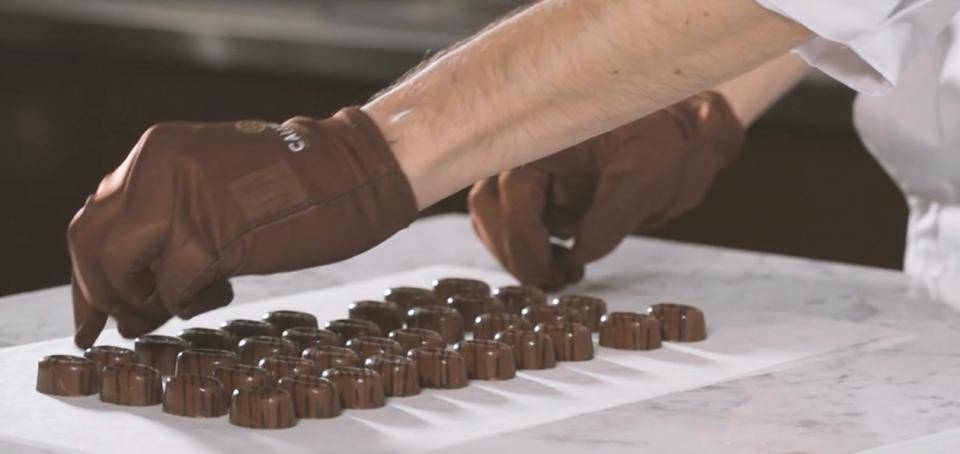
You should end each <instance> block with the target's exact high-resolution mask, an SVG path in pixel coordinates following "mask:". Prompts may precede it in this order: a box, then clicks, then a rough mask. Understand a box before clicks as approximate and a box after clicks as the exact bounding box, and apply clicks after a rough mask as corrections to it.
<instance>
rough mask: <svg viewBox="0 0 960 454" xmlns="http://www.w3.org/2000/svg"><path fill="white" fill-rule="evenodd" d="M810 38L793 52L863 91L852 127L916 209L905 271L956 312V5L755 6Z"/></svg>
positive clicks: (959, 12)
mask: <svg viewBox="0 0 960 454" xmlns="http://www.w3.org/2000/svg"><path fill="white" fill-rule="evenodd" d="M756 1H757V2H758V3H759V4H760V5H762V6H764V7H766V8H768V9H770V10H773V11H776V12H778V13H780V14H782V15H784V16H786V17H788V18H790V19H792V20H794V21H796V22H798V23H800V24H802V25H804V26H806V27H807V28H808V29H810V30H811V31H813V32H814V33H815V34H816V35H817V38H814V39H813V40H811V41H809V42H808V43H806V44H804V45H802V46H800V47H799V48H797V49H795V51H796V52H797V53H798V54H799V55H800V56H801V57H803V58H804V59H805V60H806V61H807V62H808V63H810V64H811V65H813V66H816V67H817V68H819V69H820V70H822V71H823V72H825V73H826V74H828V75H830V76H831V77H833V78H835V79H837V80H839V81H841V82H843V83H845V84H846V85H848V86H850V87H852V88H853V89H855V90H857V91H858V92H859V94H858V96H857V100H856V102H855V104H854V123H855V125H856V127H857V130H858V132H859V134H860V138H861V139H862V140H863V142H864V144H865V145H866V147H867V149H869V150H870V151H871V152H872V153H873V155H874V156H875V157H876V158H877V160H878V161H879V162H880V164H881V165H882V166H883V167H884V169H886V171H887V172H888V173H889V174H890V176H891V177H892V178H893V179H894V181H896V183H897V185H899V187H900V189H901V190H903V192H904V194H905V195H906V198H907V203H908V205H909V207H910V217H909V220H908V227H907V231H908V233H907V248H906V253H905V259H904V270H905V271H906V273H907V274H909V275H911V276H913V277H915V280H914V283H916V284H919V285H918V286H917V287H916V288H920V289H922V290H924V291H926V292H928V293H929V294H930V296H932V297H934V298H939V299H942V300H945V301H948V302H951V303H954V304H958V305H960V0H756Z"/></svg>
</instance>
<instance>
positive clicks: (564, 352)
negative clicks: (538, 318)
mask: <svg viewBox="0 0 960 454" xmlns="http://www.w3.org/2000/svg"><path fill="white" fill-rule="evenodd" d="M534 331H536V332H541V333H544V334H546V335H548V336H550V337H551V338H552V339H553V350H554V352H556V354H557V360H558V361H586V360H589V359H593V337H591V335H590V329H589V328H587V327H586V326H584V325H583V324H582V323H576V322H546V323H540V324H538V325H537V327H536V328H534Z"/></svg>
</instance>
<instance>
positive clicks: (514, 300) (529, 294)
mask: <svg viewBox="0 0 960 454" xmlns="http://www.w3.org/2000/svg"><path fill="white" fill-rule="evenodd" d="M493 296H494V297H496V298H497V299H499V300H500V301H502V302H503V306H504V310H506V311H507V312H509V313H511V314H520V311H522V310H523V308H525V307H527V306H544V305H546V304H547V294H546V293H544V292H543V290H540V289H539V288H537V287H533V286H529V285H508V286H505V287H500V288H498V289H495V290H494V291H493Z"/></svg>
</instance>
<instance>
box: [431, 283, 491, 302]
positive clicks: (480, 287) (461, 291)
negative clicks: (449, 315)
mask: <svg viewBox="0 0 960 454" xmlns="http://www.w3.org/2000/svg"><path fill="white" fill-rule="evenodd" d="M433 294H434V295H436V296H437V299H439V300H440V302H441V303H443V302H446V301H447V299H448V298H450V297H451V296H454V295H481V296H486V295H490V286H489V285H487V283H486V282H483V281H479V280H476V279H467V278H462V277H445V278H443V279H437V280H435V281H433Z"/></svg>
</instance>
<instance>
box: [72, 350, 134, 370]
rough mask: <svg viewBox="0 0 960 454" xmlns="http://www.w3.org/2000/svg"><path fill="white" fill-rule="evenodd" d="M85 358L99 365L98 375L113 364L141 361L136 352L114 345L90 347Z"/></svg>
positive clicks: (85, 353) (85, 352)
mask: <svg viewBox="0 0 960 454" xmlns="http://www.w3.org/2000/svg"><path fill="white" fill-rule="evenodd" d="M83 356H84V357H85V358H87V359H89V360H90V361H93V362H94V364H96V365H97V374H99V373H100V371H102V370H103V368H104V367H107V366H109V365H111V364H120V363H135V362H138V361H139V360H140V358H139V357H137V353H136V352H135V351H133V350H130V349H129V348H123V347H115V346H113V345H97V346H94V347H90V348H88V349H86V350H84V352H83Z"/></svg>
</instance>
